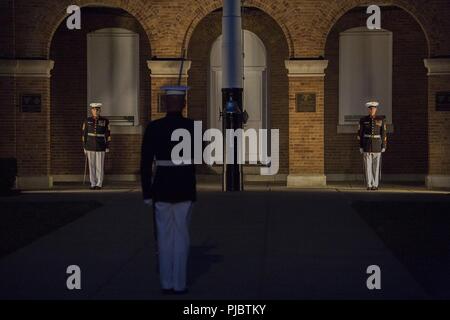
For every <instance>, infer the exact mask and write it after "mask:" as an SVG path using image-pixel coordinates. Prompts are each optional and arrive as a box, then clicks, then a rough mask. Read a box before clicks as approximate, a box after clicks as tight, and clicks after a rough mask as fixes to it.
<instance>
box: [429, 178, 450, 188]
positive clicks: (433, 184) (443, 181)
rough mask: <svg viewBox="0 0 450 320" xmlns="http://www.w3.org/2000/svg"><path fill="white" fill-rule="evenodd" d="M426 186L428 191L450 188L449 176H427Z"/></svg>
mask: <svg viewBox="0 0 450 320" xmlns="http://www.w3.org/2000/svg"><path fill="white" fill-rule="evenodd" d="M426 184H427V188H428V189H436V188H450V175H429V176H427V178H426Z"/></svg>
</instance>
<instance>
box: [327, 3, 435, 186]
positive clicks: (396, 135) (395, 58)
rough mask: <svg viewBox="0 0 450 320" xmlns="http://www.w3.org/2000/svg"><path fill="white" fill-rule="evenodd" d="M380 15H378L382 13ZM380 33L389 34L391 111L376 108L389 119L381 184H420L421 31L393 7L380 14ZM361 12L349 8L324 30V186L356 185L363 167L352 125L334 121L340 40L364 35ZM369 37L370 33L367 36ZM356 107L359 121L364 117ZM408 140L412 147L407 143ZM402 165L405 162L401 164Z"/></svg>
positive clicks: (425, 153) (424, 162)
mask: <svg viewBox="0 0 450 320" xmlns="http://www.w3.org/2000/svg"><path fill="white" fill-rule="evenodd" d="M382 10H383V9H382ZM383 12H384V13H383V14H382V27H383V29H385V30H388V31H390V32H392V33H393V34H394V37H393V49H392V95H391V99H392V110H391V111H388V110H386V109H384V107H383V106H381V108H380V111H379V113H380V114H383V115H384V112H388V113H390V112H391V114H392V126H390V125H389V127H390V128H389V134H388V152H387V153H386V154H385V155H384V156H383V171H382V172H383V178H384V181H387V180H390V181H395V182H399V181H401V182H402V183H423V182H424V181H425V176H426V174H427V170H428V157H429V143H428V127H429V123H428V103H427V95H428V92H427V85H428V79H427V74H426V69H425V66H424V63H423V60H424V59H426V58H427V56H428V54H429V49H428V41H427V39H426V35H425V33H424V30H423V28H422V26H421V25H420V24H419V23H417V19H415V18H414V17H413V16H412V15H411V14H410V13H409V12H407V11H406V10H404V9H403V8H400V7H398V6H389V7H386V8H384V11H383ZM365 13H366V10H365V8H364V7H361V8H357V7H355V8H353V9H351V10H350V11H348V12H346V13H345V14H344V15H342V16H341V17H340V18H339V20H338V21H337V22H336V24H335V25H334V26H333V27H332V29H331V30H330V33H329V34H328V37H327V42H326V47H325V58H326V59H327V60H328V61H329V65H328V68H327V70H326V77H325V115H324V122H325V131H324V133H325V173H326V175H327V179H328V181H330V182H336V181H362V180H363V175H362V173H363V171H364V170H363V166H362V161H361V156H360V154H359V152H358V144H357V140H356V131H357V130H358V128H357V124H356V123H355V124H354V125H349V124H344V123H342V122H341V120H340V115H342V114H341V112H343V111H342V109H340V107H341V106H342V105H341V102H340V101H339V98H340V94H341V91H340V80H339V79H340V74H341V72H342V69H340V68H341V65H340V55H341V54H342V51H341V49H342V47H341V46H340V35H341V34H342V33H343V32H345V31H347V30H352V29H353V30H354V28H359V27H362V28H361V29H364V30H366V29H365V23H366V16H365ZM367 32H368V33H370V31H367ZM365 112H366V111H365V107H364V106H363V105H362V106H361V113H360V114H361V115H364V114H365ZM411 136H414V140H415V141H414V144H413V145H411V144H410V143H409V141H410V139H411ZM404 159H408V161H407V162H405V161H404Z"/></svg>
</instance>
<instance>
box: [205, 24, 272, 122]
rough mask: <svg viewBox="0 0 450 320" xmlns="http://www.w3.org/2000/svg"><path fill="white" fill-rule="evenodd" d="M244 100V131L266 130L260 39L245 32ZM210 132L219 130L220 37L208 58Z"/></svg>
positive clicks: (263, 59)
mask: <svg viewBox="0 0 450 320" xmlns="http://www.w3.org/2000/svg"><path fill="white" fill-rule="evenodd" d="M244 57H245V58H244V97H243V104H244V107H245V110H246V111H247V113H248V114H249V120H248V123H247V125H246V129H249V128H252V129H256V130H258V129H267V127H268V125H267V124H268V114H267V57H266V48H265V47H264V44H263V43H262V41H261V39H259V38H258V36H257V35H256V34H254V33H253V32H251V31H248V30H244ZM209 96H210V99H209V104H208V111H209V119H208V120H209V122H208V127H209V128H218V129H221V128H222V120H221V117H220V112H221V110H222V36H219V37H218V38H217V40H216V41H214V43H213V45H212V48H211V55H210V73H209Z"/></svg>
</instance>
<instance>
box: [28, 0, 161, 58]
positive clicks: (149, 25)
mask: <svg viewBox="0 0 450 320" xmlns="http://www.w3.org/2000/svg"><path fill="white" fill-rule="evenodd" d="M48 2H53V3H48V7H49V8H50V7H51V8H53V9H52V10H51V11H49V10H45V9H47V8H43V10H42V11H38V12H39V13H38V16H37V17H36V20H37V23H36V26H35V28H36V30H38V31H39V32H38V33H37V34H39V37H33V38H31V39H30V40H31V42H32V44H31V46H32V47H33V48H35V50H36V53H35V54H36V55H37V56H40V57H45V58H47V59H48V57H49V55H50V48H51V44H52V39H53V36H54V34H55V32H56V30H57V29H58V28H59V27H60V25H61V23H64V21H65V19H66V18H67V16H68V15H67V13H66V10H67V7H68V6H70V5H78V6H79V7H80V8H83V7H87V6H99V7H102V6H104V7H107V8H108V7H110V8H117V9H122V10H124V11H126V12H128V13H129V14H130V15H132V16H133V17H134V18H135V19H136V20H137V21H138V22H139V23H140V24H141V26H142V28H143V29H144V30H145V32H146V34H147V37H148V40H149V42H150V43H151V44H152V43H153V42H154V40H153V39H154V37H155V32H151V31H152V30H153V31H154V30H155V28H153V27H154V26H155V25H157V11H156V10H155V8H154V7H153V6H152V4H151V2H148V1H143V0H138V1H133V2H128V1H127V2H124V1H121V0H100V1H93V0H50V1H48ZM48 12H53V13H55V12H56V13H57V14H53V15H52V16H48ZM81 27H82V28H83V26H81Z"/></svg>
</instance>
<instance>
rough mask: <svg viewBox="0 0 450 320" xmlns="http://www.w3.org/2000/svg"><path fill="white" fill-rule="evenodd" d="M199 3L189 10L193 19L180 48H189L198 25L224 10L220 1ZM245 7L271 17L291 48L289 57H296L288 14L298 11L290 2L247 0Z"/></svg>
mask: <svg viewBox="0 0 450 320" xmlns="http://www.w3.org/2000/svg"><path fill="white" fill-rule="evenodd" d="M196 2H197V3H198V7H197V8H192V6H191V9H188V8H186V9H187V10H188V11H190V12H191V13H192V19H191V20H190V22H189V25H187V26H186V33H185V34H184V35H183V38H182V39H177V43H178V46H179V48H183V47H187V46H188V44H189V42H190V40H191V37H192V34H193V32H194V30H195V29H196V27H197V26H198V24H199V23H200V22H201V21H202V20H203V19H204V18H205V17H206V16H208V15H209V14H210V13H212V12H213V11H215V10H217V9H220V8H222V1H221V0H220V1H219V0H207V1H198V0H197V1H196ZM243 5H244V7H248V8H256V9H259V10H261V11H262V12H264V13H265V14H267V15H268V16H270V17H271V18H272V19H273V20H274V21H275V22H276V24H277V25H278V27H279V28H280V29H281V30H282V32H283V34H284V37H285V39H286V42H287V44H288V48H289V56H290V57H293V56H295V48H294V42H293V39H292V35H291V31H290V28H289V27H288V24H287V22H288V20H289V19H288V16H287V14H288V13H292V12H294V11H295V10H296V9H295V8H294V7H293V5H291V4H290V3H289V2H286V3H283V5H282V4H279V3H274V2H272V1H270V0H245V1H244V3H243Z"/></svg>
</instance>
